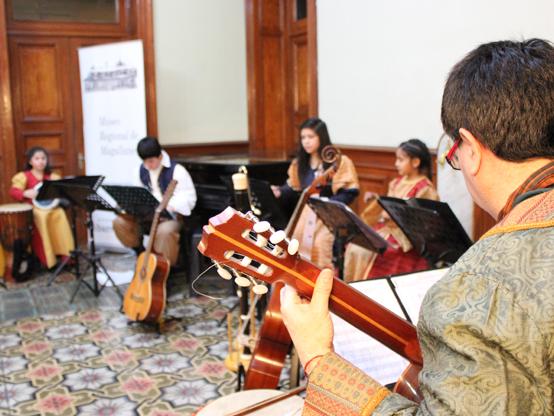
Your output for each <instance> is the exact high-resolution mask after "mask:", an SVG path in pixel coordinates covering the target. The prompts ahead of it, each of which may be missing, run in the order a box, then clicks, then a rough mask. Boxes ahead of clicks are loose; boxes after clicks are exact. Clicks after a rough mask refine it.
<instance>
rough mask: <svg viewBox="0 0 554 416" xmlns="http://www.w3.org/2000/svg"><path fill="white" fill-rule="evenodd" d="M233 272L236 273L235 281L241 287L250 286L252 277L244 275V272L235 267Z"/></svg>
mask: <svg viewBox="0 0 554 416" xmlns="http://www.w3.org/2000/svg"><path fill="white" fill-rule="evenodd" d="M233 274H234V275H235V283H236V284H237V286H239V287H248V286H250V284H251V283H252V282H251V281H250V279H248V278H247V277H244V276H243V275H242V274H240V273H239V272H237V271H236V270H235V269H233Z"/></svg>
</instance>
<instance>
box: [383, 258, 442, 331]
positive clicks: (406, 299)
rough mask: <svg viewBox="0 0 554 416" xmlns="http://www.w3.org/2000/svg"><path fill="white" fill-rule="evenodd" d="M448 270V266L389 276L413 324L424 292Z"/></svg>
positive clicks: (417, 316)
mask: <svg viewBox="0 0 554 416" xmlns="http://www.w3.org/2000/svg"><path fill="white" fill-rule="evenodd" d="M448 270H449V269H448V268H445V269H436V270H429V271H425V272H418V273H411V274H409V275H402V276H397V277H393V278H391V281H392V283H393V284H394V287H395V288H396V293H397V294H398V297H399V298H400V300H401V301H402V303H403V305H404V308H406V311H407V312H408V316H409V317H410V318H411V320H412V322H413V323H414V325H415V324H417V320H418V319H419V308H420V306H421V302H423V298H424V297H425V294H426V293H427V291H428V290H429V289H430V288H431V286H433V285H434V284H435V283H436V282H437V281H438V280H439V279H440V278H441V277H443V276H444V275H445V274H446V272H448Z"/></svg>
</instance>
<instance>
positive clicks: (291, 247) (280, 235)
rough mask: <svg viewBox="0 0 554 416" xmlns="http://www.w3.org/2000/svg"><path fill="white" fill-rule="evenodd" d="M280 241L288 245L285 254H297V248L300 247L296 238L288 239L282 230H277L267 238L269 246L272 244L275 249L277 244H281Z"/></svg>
mask: <svg viewBox="0 0 554 416" xmlns="http://www.w3.org/2000/svg"><path fill="white" fill-rule="evenodd" d="M282 241H284V242H286V243H287V244H288V246H287V252H288V253H289V254H290V255H291V256H294V255H295V254H296V253H298V248H299V247H300V243H299V242H298V240H297V239H296V238H293V239H290V240H289V239H288V238H287V234H286V233H285V232H284V231H283V230H279V231H276V232H274V233H273V234H271V236H270V237H269V242H270V243H271V244H274V245H275V247H277V244H279V243H281V242H282Z"/></svg>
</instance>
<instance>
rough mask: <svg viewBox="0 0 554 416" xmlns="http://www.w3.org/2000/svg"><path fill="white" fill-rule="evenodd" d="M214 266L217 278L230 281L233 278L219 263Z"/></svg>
mask: <svg viewBox="0 0 554 416" xmlns="http://www.w3.org/2000/svg"><path fill="white" fill-rule="evenodd" d="M215 265H216V267H217V274H218V275H219V277H221V278H222V279H225V280H231V279H232V278H233V276H232V275H231V273H230V272H229V270H227V269H224V268H223V267H222V266H221V265H220V264H219V263H215Z"/></svg>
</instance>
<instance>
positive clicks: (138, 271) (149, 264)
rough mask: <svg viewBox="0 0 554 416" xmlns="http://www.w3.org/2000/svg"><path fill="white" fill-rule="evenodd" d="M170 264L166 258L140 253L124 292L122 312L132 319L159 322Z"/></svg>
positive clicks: (163, 305)
mask: <svg viewBox="0 0 554 416" xmlns="http://www.w3.org/2000/svg"><path fill="white" fill-rule="evenodd" d="M169 269H170V264H169V260H167V259H166V258H164V257H162V256H160V255H158V254H155V253H150V255H148V256H147V255H146V253H142V254H141V255H140V256H139V257H138V259H137V264H136V267H135V275H134V276H133V280H132V281H131V284H130V285H129V287H128V288H127V292H125V298H124V299H123V312H124V313H125V315H127V317H128V318H129V319H131V320H132V321H146V322H159V321H160V320H161V318H162V316H163V311H164V309H165V301H166V290H165V284H166V281H167V277H168V276H169Z"/></svg>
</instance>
